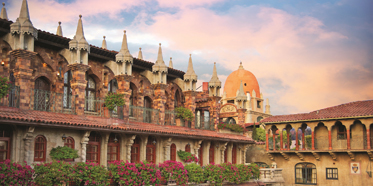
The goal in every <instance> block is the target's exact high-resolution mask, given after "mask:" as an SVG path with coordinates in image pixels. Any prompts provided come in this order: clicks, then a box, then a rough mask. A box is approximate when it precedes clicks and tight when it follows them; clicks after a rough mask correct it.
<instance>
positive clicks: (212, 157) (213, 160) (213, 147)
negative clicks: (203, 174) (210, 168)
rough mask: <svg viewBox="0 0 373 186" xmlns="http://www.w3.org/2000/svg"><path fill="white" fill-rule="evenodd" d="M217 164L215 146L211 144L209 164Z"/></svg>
mask: <svg viewBox="0 0 373 186" xmlns="http://www.w3.org/2000/svg"><path fill="white" fill-rule="evenodd" d="M213 163H215V144H214V143H213V142H211V145H210V149H209V164H213Z"/></svg>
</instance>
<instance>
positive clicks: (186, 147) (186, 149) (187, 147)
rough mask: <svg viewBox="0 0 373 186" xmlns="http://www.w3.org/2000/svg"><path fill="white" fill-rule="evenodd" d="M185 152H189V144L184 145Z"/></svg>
mask: <svg viewBox="0 0 373 186" xmlns="http://www.w3.org/2000/svg"><path fill="white" fill-rule="evenodd" d="M185 152H190V144H189V143H188V144H186V145H185Z"/></svg>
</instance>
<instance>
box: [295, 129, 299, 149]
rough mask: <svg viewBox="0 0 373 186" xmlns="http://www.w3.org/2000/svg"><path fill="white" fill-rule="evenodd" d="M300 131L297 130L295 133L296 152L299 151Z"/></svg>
mask: <svg viewBox="0 0 373 186" xmlns="http://www.w3.org/2000/svg"><path fill="white" fill-rule="evenodd" d="M298 130H299V129H296V131H295V150H299V142H298V140H299V139H298Z"/></svg>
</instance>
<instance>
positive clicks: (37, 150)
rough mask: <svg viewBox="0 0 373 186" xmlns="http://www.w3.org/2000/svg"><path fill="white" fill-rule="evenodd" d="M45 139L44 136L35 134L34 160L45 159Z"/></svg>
mask: <svg viewBox="0 0 373 186" xmlns="http://www.w3.org/2000/svg"><path fill="white" fill-rule="evenodd" d="M46 149H47V140H46V139H45V137H44V136H36V138H35V146H34V161H45V156H46Z"/></svg>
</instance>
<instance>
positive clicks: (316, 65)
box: [5, 0, 373, 115]
mask: <svg viewBox="0 0 373 186" xmlns="http://www.w3.org/2000/svg"><path fill="white" fill-rule="evenodd" d="M21 2H22V0H7V1H5V3H6V6H5V7H6V8H7V12H8V18H9V19H10V20H12V21H15V20H16V18H17V17H18V15H19V11H20V7H21ZM28 6H29V9H30V17H31V21H32V23H33V25H34V27H36V28H38V29H41V30H45V31H48V32H52V33H55V32H56V29H57V26H58V21H61V22H62V30H63V35H64V36H65V37H68V38H72V37H73V36H74V34H75V30H76V25H77V22H78V18H79V17H78V15H79V14H82V15H83V26H84V34H85V37H86V39H87V41H88V42H89V43H90V44H93V45H96V46H101V42H102V36H104V35H105V36H106V39H107V42H108V49H109V50H117V51H118V50H119V49H120V45H121V41H122V37H123V30H127V37H128V42H129V43H128V45H129V50H130V52H131V54H132V55H133V56H134V57H137V53H138V50H139V47H142V51H143V56H144V59H145V60H147V61H151V62H155V60H156V57H157V56H156V54H157V50H158V43H162V50H163V57H164V61H165V63H166V65H168V62H169V58H170V57H172V59H173V64H174V68H176V69H179V70H183V71H186V69H187V65H188V58H189V54H190V53H191V54H192V58H193V65H194V69H195V71H196V73H197V75H198V84H197V85H200V84H202V82H204V81H209V80H210V78H211V74H212V69H213V63H214V62H216V63H217V72H218V74H219V79H220V80H221V81H222V83H223V84H224V82H225V79H226V78H227V76H228V75H229V74H230V73H231V72H232V71H234V70H236V69H238V66H239V63H240V61H242V63H243V66H244V68H245V69H246V70H249V71H251V72H252V73H253V74H254V75H255V76H256V77H257V79H258V81H259V85H260V88H261V92H262V93H263V95H264V98H269V102H270V105H271V111H272V114H274V115H278V114H294V113H300V112H310V111H313V110H317V109H321V108H325V107H330V106H334V105H338V104H342V103H347V102H352V101H357V100H368V99H373V12H372V10H373V1H372V0H269V1H265V0H183V1H176V0H105V1H102V0H28ZM199 90H201V89H199Z"/></svg>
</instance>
